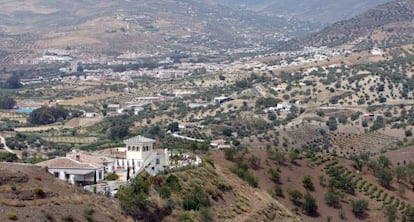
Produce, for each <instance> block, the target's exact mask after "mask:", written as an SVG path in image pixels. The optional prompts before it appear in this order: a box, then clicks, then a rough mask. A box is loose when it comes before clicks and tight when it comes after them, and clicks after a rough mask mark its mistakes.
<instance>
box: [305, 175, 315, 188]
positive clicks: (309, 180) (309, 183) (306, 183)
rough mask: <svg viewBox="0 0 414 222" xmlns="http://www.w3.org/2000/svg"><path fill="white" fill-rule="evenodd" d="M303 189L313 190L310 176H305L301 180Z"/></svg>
mask: <svg viewBox="0 0 414 222" xmlns="http://www.w3.org/2000/svg"><path fill="white" fill-rule="evenodd" d="M302 183H303V187H304V188H305V189H307V190H314V189H315V187H314V185H313V181H312V177H311V176H310V175H306V176H304V177H303V180H302Z"/></svg>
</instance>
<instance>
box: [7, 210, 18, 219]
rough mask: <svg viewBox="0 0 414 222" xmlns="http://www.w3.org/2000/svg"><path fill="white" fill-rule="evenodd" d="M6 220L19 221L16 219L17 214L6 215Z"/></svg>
mask: <svg viewBox="0 0 414 222" xmlns="http://www.w3.org/2000/svg"><path fill="white" fill-rule="evenodd" d="M7 219H9V220H18V219H19V217H17V214H16V213H11V212H10V213H7Z"/></svg>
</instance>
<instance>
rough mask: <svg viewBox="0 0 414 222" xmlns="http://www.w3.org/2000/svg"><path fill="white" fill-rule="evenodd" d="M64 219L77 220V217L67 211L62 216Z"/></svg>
mask: <svg viewBox="0 0 414 222" xmlns="http://www.w3.org/2000/svg"><path fill="white" fill-rule="evenodd" d="M62 220H63V221H67V222H73V221H75V218H74V217H73V216H72V214H70V213H65V214H63V216H62Z"/></svg>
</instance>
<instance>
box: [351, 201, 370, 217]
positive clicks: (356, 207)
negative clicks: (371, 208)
mask: <svg viewBox="0 0 414 222" xmlns="http://www.w3.org/2000/svg"><path fill="white" fill-rule="evenodd" d="M367 210H368V201H366V200H357V201H352V213H354V215H355V216H357V217H363V216H365V214H366V211H367Z"/></svg>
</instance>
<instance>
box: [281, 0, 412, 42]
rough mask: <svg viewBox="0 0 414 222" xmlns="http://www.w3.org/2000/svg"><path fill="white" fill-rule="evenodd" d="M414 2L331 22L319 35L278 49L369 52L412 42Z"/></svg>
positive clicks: (394, 4) (398, 3) (399, 2)
mask: <svg viewBox="0 0 414 222" xmlns="http://www.w3.org/2000/svg"><path fill="white" fill-rule="evenodd" d="M413 20H414V1H410V0H400V1H394V2H390V3H385V4H382V5H380V6H377V7H375V8H373V9H370V10H368V11H366V12H365V13H362V14H361V15H358V16H355V17H353V18H351V19H348V20H345V21H340V22H337V23H334V24H332V25H330V26H328V27H326V28H325V29H323V30H322V31H320V32H317V33H314V34H311V35H309V36H307V37H304V38H298V39H293V40H290V41H288V42H286V43H285V44H283V45H281V46H280V47H279V49H281V50H296V49H300V48H301V47H304V46H315V47H320V46H328V47H335V46H341V45H342V46H343V45H350V47H352V48H353V49H358V50H359V49H368V48H372V47H375V46H379V47H388V46H393V45H398V44H404V43H410V42H412V41H414V37H413V33H414V26H413V25H412V21H413Z"/></svg>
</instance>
